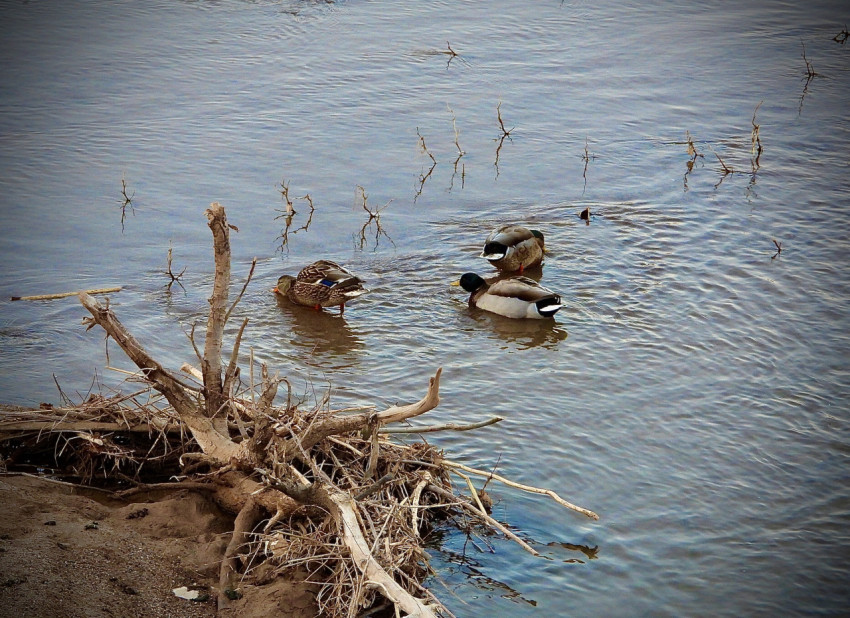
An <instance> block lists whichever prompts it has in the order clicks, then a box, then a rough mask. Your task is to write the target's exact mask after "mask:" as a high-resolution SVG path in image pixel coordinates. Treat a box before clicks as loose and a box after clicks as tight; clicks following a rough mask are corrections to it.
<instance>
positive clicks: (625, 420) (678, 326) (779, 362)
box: [0, 0, 850, 617]
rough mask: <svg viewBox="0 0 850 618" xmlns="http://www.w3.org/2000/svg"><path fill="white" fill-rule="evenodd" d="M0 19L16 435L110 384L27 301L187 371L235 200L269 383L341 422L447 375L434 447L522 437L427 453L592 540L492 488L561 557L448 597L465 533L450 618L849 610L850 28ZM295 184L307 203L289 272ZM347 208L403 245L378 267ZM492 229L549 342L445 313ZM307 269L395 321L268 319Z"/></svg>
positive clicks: (683, 11) (445, 549) (509, 563)
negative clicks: (493, 478) (359, 290)
mask: <svg viewBox="0 0 850 618" xmlns="http://www.w3.org/2000/svg"><path fill="white" fill-rule="evenodd" d="M0 4H2V6H0V10H2V13H0V20H2V32H3V35H2V42H0V229H1V230H2V236H0V258H2V263H3V269H2V272H0V296H2V299H0V401H2V402H4V403H19V404H33V403H35V404H37V403H38V402H40V401H50V402H55V401H57V400H58V393H57V390H56V387H55V385H54V382H53V376H54V375H55V376H56V379H57V380H58V381H59V383H60V384H61V385H62V387H63V388H64V389H65V390H66V391H68V392H69V393H74V392H82V393H84V392H85V391H87V390H88V388H89V385H90V382H91V380H92V376H93V375H94V374H95V371H97V377H98V380H100V381H101V382H102V383H103V386H104V388H107V387H120V386H121V385H120V381H121V380H122V379H123V377H124V376H123V375H122V374H119V373H116V372H114V371H111V370H108V369H104V367H105V365H106V364H107V359H106V355H105V348H104V342H103V337H102V332H100V331H99V330H98V329H93V330H92V331H89V332H85V330H84V327H83V326H82V325H81V324H80V319H81V318H82V317H83V316H84V314H85V312H84V310H83V309H82V307H81V306H80V305H79V304H78V303H77V302H76V300H75V299H73V298H72V299H65V300H56V301H49V302H15V303H12V302H9V301H8V298H9V297H10V296H12V295H27V294H39V293H50V292H60V291H66V290H74V289H80V288H92V287H103V286H111V285H123V286H124V290H123V291H122V292H120V293H119V294H115V295H113V296H112V298H111V304H112V307H113V308H114V309H115V311H116V313H117V314H118V316H119V318H120V319H122V320H123V321H124V323H125V324H126V325H127V326H128V327H129V328H130V329H131V330H132V332H133V333H134V334H135V335H136V336H137V337H138V338H139V339H140V340H141V341H142V342H143V344H144V345H145V346H146V347H147V348H148V349H149V351H150V352H151V353H153V355H154V356H155V357H157V358H158V359H160V360H161V361H163V362H164V363H165V364H167V365H168V366H170V367H173V368H177V367H179V365H180V364H181V363H183V362H185V361H189V362H192V361H193V360H194V354H193V352H192V349H191V345H190V344H189V343H188V340H187V338H186V336H185V335H184V331H188V329H189V328H190V327H191V325H192V323H194V322H198V323H201V322H202V320H203V319H204V316H205V310H206V307H207V302H206V298H207V297H208V295H209V293H210V284H211V273H212V249H211V238H210V233H209V230H208V229H207V227H206V220H205V218H204V215H203V211H204V209H205V208H206V207H207V206H208V204H209V203H210V202H211V201H213V200H218V201H221V202H222V203H223V204H224V205H225V207H226V208H227V212H228V217H229V219H230V221H231V222H232V223H233V224H235V225H236V226H237V227H238V228H239V231H238V233H237V232H234V233H233V236H232V246H233V251H234V276H235V278H236V279H237V280H238V281H241V280H242V279H243V278H244V276H245V274H246V273H247V270H248V265H249V263H250V259H251V258H252V257H254V256H256V257H257V258H258V266H257V276H256V279H255V281H254V282H253V283H252V285H251V286H250V287H249V288H248V291H247V293H246V296H245V298H244V300H243V302H242V304H241V305H240V311H239V313H240V316H248V317H250V318H251V321H250V324H249V328H248V332H247V335H246V342H245V345H246V346H251V347H253V349H254V352H255V355H256V357H257V358H258V359H260V360H263V361H265V362H267V363H268V364H269V365H270V366H271V367H272V368H276V369H280V370H281V371H282V372H283V373H284V374H285V375H288V376H290V378H291V379H292V381H293V383H294V384H295V386H296V390H298V391H299V392H301V393H305V392H306V393H308V394H309V395H310V396H312V392H313V390H315V391H317V392H319V393H321V391H322V390H323V389H326V388H328V386H330V388H331V389H332V397H333V401H334V403H335V404H339V405H346V404H350V403H376V404H378V405H379V406H383V405H388V404H392V403H394V402H396V401H408V400H413V399H417V398H418V397H420V396H421V394H422V393H423V392H424V389H425V386H426V384H427V378H428V376H429V375H431V374H432V373H433V372H434V370H435V369H436V368H437V367H438V366H443V367H444V377H443V389H442V395H443V402H442V404H441V405H440V406H439V408H437V409H436V410H434V411H433V412H432V413H430V414H429V416H430V417H431V419H430V420H431V421H432V422H437V421H450V420H451V421H464V422H469V421H475V420H479V419H483V418H485V417H487V416H489V415H491V414H494V413H497V414H501V415H503V416H505V417H506V420H505V421H504V422H503V423H501V424H500V425H497V426H493V427H488V428H486V429H482V430H478V431H476V432H472V433H462V434H456V435H438V436H432V437H431V438H430V440H431V441H433V442H434V443H436V444H439V445H440V446H443V447H445V448H446V449H447V452H448V454H449V455H450V456H451V457H452V458H454V459H457V460H460V461H463V462H465V463H467V464H470V465H473V466H477V467H482V468H489V467H492V466H493V465H495V464H496V463H497V462H498V469H499V470H500V471H501V472H502V473H503V474H505V475H507V476H510V477H512V478H514V479H515V480H518V481H521V482H526V483H529V484H533V485H540V486H545V487H549V488H552V489H555V490H556V491H558V492H559V493H561V494H562V495H563V496H564V497H566V498H567V499H568V500H571V501H573V502H576V503H578V504H581V505H582V506H585V507H588V508H591V509H593V510H595V511H597V512H598V513H600V515H601V520H600V521H599V522H592V521H590V520H587V519H586V518H584V517H582V516H580V515H577V514H574V513H572V512H569V511H565V510H563V509H561V508H560V507H558V506H557V505H556V504H554V503H553V502H551V501H549V500H548V499H546V498H545V497H538V496H528V495H525V494H521V493H518V492H516V491H512V490H504V489H502V488H499V487H493V489H494V490H495V491H496V495H497V498H498V499H499V500H500V502H499V504H498V505H497V507H496V515H497V516H498V517H499V518H500V519H504V520H507V521H510V522H511V523H513V524H515V525H516V526H518V527H519V528H520V529H521V530H522V531H523V533H524V534H525V535H527V537H528V538H529V539H531V541H532V542H533V544H534V545H535V547H537V548H538V550H540V551H541V552H542V553H543V554H544V555H545V556H546V558H533V557H531V556H530V555H528V554H526V553H525V552H523V551H522V550H521V549H520V548H519V547H517V546H516V545H514V544H512V543H509V542H503V541H494V543H493V544H494V547H495V550H496V551H495V553H492V554H491V553H479V552H477V551H476V550H475V549H474V548H472V547H471V546H468V547H467V555H468V557H471V558H472V559H473V560H474V561H475V564H474V565H469V564H466V565H461V564H459V562H458V559H457V555H456V554H457V553H459V552H461V551H462V549H463V543H464V540H465V539H464V537H463V536H461V535H449V537H448V538H447V539H446V540H445V542H444V543H443V545H442V553H436V554H435V557H434V565H435V566H436V567H437V568H438V571H439V575H440V577H441V578H442V579H443V580H444V582H445V584H446V585H447V586H448V587H449V588H450V589H451V590H452V591H453V592H455V593H456V595H457V597H455V596H453V595H451V594H449V593H447V592H446V591H445V588H443V586H441V585H440V584H438V583H436V582H434V583H433V586H432V587H433V589H434V591H435V592H436V593H437V594H438V595H440V596H442V597H443V598H444V599H445V601H446V602H447V603H448V605H449V606H450V607H451V609H452V610H453V611H454V612H455V613H456V614H457V615H458V616H464V617H468V616H480V615H494V616H517V615H522V616H540V617H542V616H552V615H577V616H585V615H586V616H610V615H630V616H631V615H660V616H679V615H705V616H708V615H711V616H716V615H730V616H740V615H789V614H791V615H794V614H796V615H799V614H821V615H838V614H846V613H847V612H848V611H850V599H848V597H850V592H848V590H850V588H848V584H847V582H848V576H850V566H848V559H847V555H848V553H850V551H848V550H850V548H848V545H850V526H848V524H850V466H849V465H848V464H850V461H848V458H850V426H849V425H848V423H850V418H848V417H850V413H849V412H848V404H847V401H848V396H850V373H848V369H850V364H849V363H848V326H850V324H848V317H847V316H848V291H850V275H848V268H847V265H848V264H847V255H848V230H850V228H849V227H848V212H850V210H848V206H850V204H848V195H850V169H848V167H850V165H848V162H850V156H848V144H850V117H848V105H847V95H848V92H850V73H848V70H850V43H848V44H845V45H843V44H841V43H839V42H837V41H835V40H833V37H835V36H836V35H838V34H839V33H840V32H841V31H842V30H843V29H844V28H845V24H846V23H848V22H850V19H848V17H850V15H848V10H847V7H846V5H843V4H842V3H838V2H832V3H824V2H816V3H814V4H809V5H807V6H805V7H803V6H799V7H798V6H797V4H799V3H795V2H764V3H759V5H758V6H755V5H753V3H739V5H740V6H736V5H734V4H730V3H725V2H704V3H699V4H694V3H689V2H682V1H671V2H663V3H655V5H654V6H643V3H618V2H611V1H610V0H602V1H601V2H596V3H590V2H558V1H557V0H546V1H543V0H537V1H532V2H510V1H507V0H496V1H494V2H488V3H483V2H448V1H442V2H430V3H416V2H366V1H360V0H349V1H345V2H338V3H325V2H295V1H289V2H286V1H284V2H270V1H259V2H238V1H235V0H234V1H224V2H174V1H171V2H161V1H160V2H144V3H141V2H130V1H125V2H101V1H94V2H86V3H68V2H59V1H55V0H45V1H37V2H2V3H0ZM447 42H448V44H450V45H451V48H452V49H454V50H455V51H456V52H457V53H458V54H459V56H457V57H454V58H452V57H450V56H449V55H448V54H446V53H444V52H445V51H447V50H448V44H447ZM803 45H805V54H806V58H807V59H808V61H809V62H810V63H811V67H812V70H813V71H814V72H815V73H817V75H816V76H813V77H812V78H811V79H807V70H806V63H805V61H804V58H803V56H802V52H803ZM500 103H501V107H500V111H501V115H502V118H503V120H504V123H505V126H506V128H507V129H511V128H513V127H515V128H513V131H512V133H511V134H510V137H509V138H507V139H505V140H504V141H503V142H502V143H501V147H499V145H500V144H499V141H498V138H499V136H500V129H499V124H498V121H497V106H498V105H499V104H500ZM759 105H760V106H759ZM757 106H759V107H758V109H757V111H756V108H757ZM754 114H755V116H754ZM453 119H454V126H456V128H457V131H458V133H457V141H458V144H459V145H460V147H461V148H462V150H463V151H464V153H465V154H464V155H463V157H461V158H460V160H459V161H458V162H457V166H456V167H455V165H454V162H455V160H456V159H457V156H458V148H457V146H456V145H455V139H456V134H455V131H454V126H453ZM754 124H757V125H758V126H759V137H760V140H761V144H762V147H763V151H762V153H761V156H760V157H759V159H758V161H757V162H756V161H755V154H754V153H753V150H752V143H751V139H752V136H753V129H754ZM417 131H418V133H419V135H421V136H422V137H423V138H424V140H425V144H426V146H427V148H428V150H429V151H430V152H431V153H432V154H433V156H434V158H435V159H436V161H437V165H436V167H434V169H433V170H432V171H431V173H430V175H429V174H428V172H429V168H430V167H431V159H430V158H428V156H427V155H426V154H424V153H423V152H422V151H421V149H420V146H419V136H418V135H417ZM688 135H690V137H691V139H692V140H693V143H694V145H695V147H696V150H697V152H698V153H699V154H701V155H703V156H701V157H700V156H698V157H697V158H696V160H695V163H694V165H693V169H692V170H691V171H690V172H689V173H687V172H688V161H689V160H690V156H689V154H688V148H687V145H686V143H685V142H686V140H687V136H688ZM715 153H716V154H715ZM718 156H719V157H720V158H721V159H722V160H723V162H724V164H725V165H726V166H727V167H728V168H731V169H732V170H734V171H733V172H732V173H729V174H724V173H723V171H722V166H721V163H720V162H719V160H718ZM497 157H498V158H497ZM122 177H123V178H124V179H125V181H126V183H127V192H128V194H129V195H131V196H132V205H131V206H128V207H127V208H126V210H125V214H126V219H125V221H124V227H123V230H122V221H121V214H122V208H121V205H120V199H121V180H122ZM422 179H424V182H422ZM282 181H286V182H287V183H288V186H289V191H290V196H291V197H301V196H304V195H305V194H309V195H310V196H311V198H312V200H313V203H314V205H315V213H314V215H313V217H312V220H311V221H310V225H309V227H308V228H307V229H301V230H300V231H297V232H296V233H292V232H294V231H295V230H297V229H298V228H300V227H303V226H305V225H306V223H307V221H308V218H307V215H308V212H309V208H308V207H307V202H306V200H303V199H302V200H295V208H296V211H297V214H296V215H295V216H294V218H293V221H292V226H291V228H290V235H289V237H288V243H287V244H286V246H285V247H283V248H281V237H280V236H281V231H282V230H283V227H284V221H283V220H282V219H276V218H275V217H276V216H278V215H279V214H280V213H279V211H280V210H281V209H283V208H284V202H283V200H282V199H281V194H280V191H279V187H280V184H281V182H282ZM358 185H359V186H362V187H363V188H364V189H365V191H366V193H367V195H368V202H367V203H368V206H369V207H370V208H372V209H375V208H377V207H384V205H386V208H385V209H384V210H382V211H381V215H380V217H381V218H380V222H381V225H382V229H383V231H384V232H385V234H378V235H377V236H376V232H377V228H376V226H375V224H374V222H373V224H372V225H371V226H368V227H367V228H366V229H365V230H364V238H362V239H361V236H360V230H361V227H362V226H363V225H364V223H366V222H367V219H368V217H367V215H366V212H365V211H364V210H363V209H362V207H361V206H360V204H359V202H358V199H357V191H358V190H357V186H358ZM585 207H590V209H591V212H592V213H594V214H593V216H592V219H591V222H590V225H585V223H584V222H583V221H581V220H580V219H579V218H578V216H577V215H578V213H579V212H580V211H581V210H582V209H584V208H585ZM503 222H521V223H528V224H533V226H534V227H537V228H539V229H541V230H543V231H544V233H545V234H546V238H547V243H548V245H549V247H550V253H549V255H548V256H547V258H546V262H545V265H544V267H543V269H542V280H543V282H544V284H545V285H547V286H549V287H551V288H554V289H556V290H558V291H559V292H561V293H562V295H563V296H564V299H565V300H566V304H567V308H566V309H564V310H563V311H561V313H559V314H558V316H557V318H556V320H555V323H554V324H546V323H537V322H535V323H532V324H528V323H522V322H520V323H517V322H511V321H508V320H502V319H496V318H494V317H491V316H488V315H486V314H481V313H478V312H471V311H470V310H469V309H468V308H467V306H466V304H465V295H464V293H463V292H462V291H460V289H459V288H457V287H452V286H450V285H449V284H450V282H451V281H452V280H455V279H457V277H458V275H460V274H461V273H463V272H465V271H468V270H477V271H478V272H480V273H482V274H489V269H488V267H487V265H486V264H485V263H483V260H480V259H479V258H478V257H477V253H478V251H479V250H480V245H481V243H482V241H483V239H484V237H485V236H486V235H487V233H488V232H489V231H490V230H491V229H492V228H493V227H495V226H496V225H498V224H500V223H503ZM774 239H775V240H776V241H777V242H778V243H781V246H782V252H781V254H778V255H774V254H775V253H776V247H775V246H774V243H773V240H774ZM169 244H171V245H172V246H173V254H174V268H175V270H177V271H179V270H182V269H183V268H184V267H185V268H186V272H185V275H184V276H183V279H182V281H183V284H184V285H185V292H184V291H183V289H181V288H179V287H173V288H172V289H171V291H170V292H168V291H166V289H165V287H164V285H165V283H166V282H167V278H166V277H165V276H164V275H163V274H162V271H163V270H164V269H165V266H166V263H165V262H166V255H167V251H168V247H169ZM319 257H324V258H330V259H335V260H338V261H340V262H342V263H344V264H346V265H348V266H349V267H350V268H352V269H353V270H354V271H356V272H357V273H358V274H360V275H361V276H362V277H363V278H364V279H366V280H367V282H368V286H369V287H370V288H371V290H372V292H371V294H369V295H368V296H366V297H364V298H363V299H362V300H361V301H360V302H358V303H356V304H354V305H352V306H351V307H350V308H349V310H347V311H346V313H345V316H344V317H343V318H340V317H338V316H336V315H333V314H332V313H329V312H328V313H325V314H316V313H314V312H311V311H306V310H298V309H294V308H292V307H290V306H287V305H285V304H284V305H280V306H279V305H278V304H277V303H276V302H275V301H274V299H273V298H272V296H271V294H270V293H269V291H268V289H269V287H271V285H272V284H273V282H274V281H275V280H276V279H277V277H278V276H279V275H280V274H282V273H284V272H290V273H294V272H295V271H297V270H298V269H299V268H300V267H301V266H303V265H305V264H306V263H308V262H310V261H313V260H315V259H318V258H319ZM201 330H202V329H201ZM109 363H111V364H112V365H114V366H118V367H123V368H130V366H129V363H128V362H127V361H126V360H125V359H124V358H123V355H122V353H121V352H120V350H119V349H118V348H117V346H115V345H114V344H111V345H110V346H109ZM131 387H133V385H129V386H126V385H125V388H131ZM550 543H551V545H550ZM479 545H480V542H479ZM581 548H584V550H585V551H581ZM594 548H595V551H591V550H593V549H594ZM590 556H593V558H592V559H591V558H590Z"/></svg>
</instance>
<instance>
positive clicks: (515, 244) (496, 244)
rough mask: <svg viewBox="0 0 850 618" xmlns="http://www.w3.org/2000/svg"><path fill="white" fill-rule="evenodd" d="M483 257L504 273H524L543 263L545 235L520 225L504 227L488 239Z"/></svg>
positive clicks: (482, 253)
mask: <svg viewBox="0 0 850 618" xmlns="http://www.w3.org/2000/svg"><path fill="white" fill-rule="evenodd" d="M481 257H483V258H485V259H486V260H487V261H489V262H490V263H491V264H492V265H493V266H495V267H496V268H498V269H499V270H501V271H503V272H517V271H519V272H520V273H522V271H523V270H525V269H527V268H532V267H534V266H537V265H539V264H540V263H541V262H542V261H543V234H542V233H541V232H540V231H539V230H529V229H528V228H524V227H522V226H520V225H503V226H502V227H499V228H497V229H495V230H493V232H492V233H491V234H490V235H489V236H488V237H487V240H486V241H485V242H484V250H483V251H482V252H481Z"/></svg>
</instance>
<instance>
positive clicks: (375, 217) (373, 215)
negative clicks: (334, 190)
mask: <svg viewBox="0 0 850 618" xmlns="http://www.w3.org/2000/svg"><path fill="white" fill-rule="evenodd" d="M356 191H357V193H358V197H359V198H360V205H361V206H362V208H363V210H365V211H366V213H367V214H368V215H369V218H368V219H366V223H364V224H363V227H361V228H360V249H361V250H362V249H363V247H364V246H365V245H366V230H367V229H368V228H371V227H372V224H373V223H374V224H375V248H376V249H377V248H378V240H379V239H380V237H381V235H384V236H385V237H386V239H387V240H389V241H390V243H392V244H393V245H395V243H393V239H392V238H390V236H389V234H387V233H386V232H385V231H384V228H383V226H382V225H381V213H382V212H383V211H384V210H386V208H387V206H389V205H390V204H391V203H392V200H390V201H388V202H387V203H386V204H384V205H383V206H381V207H380V208H375V210H372V209H371V208H369V206H368V203H367V201H368V199H369V196H368V195H367V194H366V189H364V188H363V187H361V186H360V185H357V189H356Z"/></svg>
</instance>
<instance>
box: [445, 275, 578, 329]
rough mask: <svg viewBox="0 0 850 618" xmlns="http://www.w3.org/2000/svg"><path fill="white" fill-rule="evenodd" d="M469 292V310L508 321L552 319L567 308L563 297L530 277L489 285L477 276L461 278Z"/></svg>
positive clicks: (503, 280)
mask: <svg viewBox="0 0 850 618" xmlns="http://www.w3.org/2000/svg"><path fill="white" fill-rule="evenodd" d="M460 286H461V287H462V288H463V289H464V290H466V291H467V292H469V306H470V307H478V308H479V309H484V310H485V311H491V312H493V313H498V314H499V315H503V316H505V317H506V318H538V319H542V318H551V317H552V316H553V315H555V314H556V313H557V312H558V309H560V308H561V307H562V306H563V305H562V304H561V297H560V296H558V295H557V294H555V292H553V291H552V290H550V289H548V288H544V287H543V286H542V285H540V284H539V283H537V282H536V281H535V280H534V279H529V278H528V277H510V278H508V279H501V280H499V281H496V282H494V283H491V284H488V283H487V282H486V281H484V279H482V278H481V277H479V276H478V275H476V274H475V273H466V274H465V275H463V276H462V277H461V278H460Z"/></svg>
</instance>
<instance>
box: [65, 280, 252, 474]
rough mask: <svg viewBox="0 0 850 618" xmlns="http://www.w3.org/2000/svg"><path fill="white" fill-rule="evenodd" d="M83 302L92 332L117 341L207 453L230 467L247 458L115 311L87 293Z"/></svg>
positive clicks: (239, 447)
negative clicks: (100, 330)
mask: <svg viewBox="0 0 850 618" xmlns="http://www.w3.org/2000/svg"><path fill="white" fill-rule="evenodd" d="M79 298H80V302H81V303H82V305H83V306H84V307H85V308H86V309H88V311H89V313H91V314H92V318H91V323H90V324H89V328H91V326H92V325H94V324H98V325H100V326H101V327H102V328H103V330H105V331H106V333H107V334H108V335H109V336H110V337H112V339H114V340H115V342H116V343H117V344H118V345H119V346H120V348H121V349H122V350H124V353H125V354H127V356H128V357H129V358H130V360H131V361H133V362H134V363H135V364H136V366H137V367H138V368H139V369H141V370H142V373H143V374H144V376H145V378H146V379H147V380H148V381H149V382H150V383H151V385H152V386H153V388H155V389H156V390H157V391H159V392H160V393H162V394H163V395H165V398H166V399H167V400H168V403H170V404H171V407H172V408H174V411H175V412H176V413H177V415H178V416H179V417H180V420H182V421H183V422H184V423H186V426H187V427H189V430H190V431H191V432H192V436H193V437H194V438H195V441H196V442H197V443H198V446H200V447H201V450H202V451H203V452H204V453H206V454H207V455H208V456H209V457H210V458H212V459H213V460H215V461H218V462H221V463H227V462H229V461H230V459H231V458H234V457H235V458H236V459H238V460H242V459H244V458H245V457H246V455H247V453H246V450H245V447H243V446H242V445H237V444H235V443H234V442H233V441H231V440H230V438H229V437H227V436H224V435H222V434H220V433H219V432H218V431H216V430H215V428H214V427H213V425H212V422H211V420H210V419H209V418H206V417H205V416H204V415H203V414H202V413H201V412H200V408H199V406H198V402H197V401H196V400H195V398H194V397H191V396H190V395H189V394H188V393H187V391H186V389H184V388H183V385H182V384H181V383H180V381H179V380H177V379H176V378H175V377H174V376H172V375H171V373H170V372H168V371H167V370H166V369H165V368H164V367H163V366H162V365H160V364H159V363H158V362H157V361H155V360H154V359H153V358H152V357H151V356H150V354H148V353H147V351H146V350H145V349H144V348H143V347H142V345H141V344H140V343H139V342H138V341H137V340H136V338H135V337H133V336H132V335H131V334H130V333H129V332H128V331H127V329H126V328H125V327H124V325H123V324H122V323H121V322H120V321H119V320H118V318H117V317H115V314H113V313H112V310H111V309H109V308H108V307H105V306H103V305H101V304H100V303H99V302H97V300H95V299H94V298H93V297H91V296H89V295H88V294H86V293H85V292H80V294H79Z"/></svg>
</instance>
